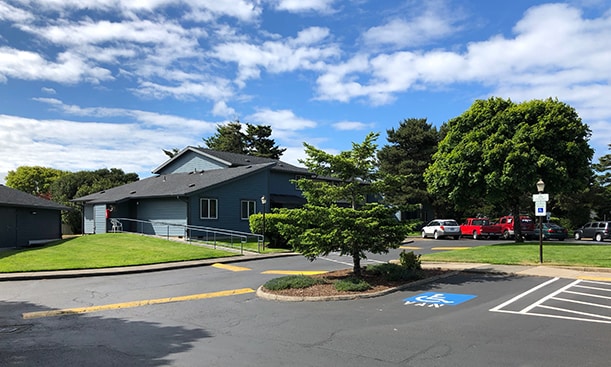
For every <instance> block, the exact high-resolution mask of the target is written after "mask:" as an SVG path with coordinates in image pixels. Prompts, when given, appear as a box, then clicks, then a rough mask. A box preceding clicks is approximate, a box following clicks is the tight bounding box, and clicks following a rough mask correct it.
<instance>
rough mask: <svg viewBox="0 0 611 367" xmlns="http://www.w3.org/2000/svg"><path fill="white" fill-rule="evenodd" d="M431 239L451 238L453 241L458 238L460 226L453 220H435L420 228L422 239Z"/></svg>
mask: <svg viewBox="0 0 611 367" xmlns="http://www.w3.org/2000/svg"><path fill="white" fill-rule="evenodd" d="M429 236H431V237H433V238H434V239H439V238H441V237H453V238H454V239H455V240H457V239H459V238H460V226H459V225H458V223H457V222H456V221H455V220H454V219H435V220H432V221H430V222H429V224H427V225H426V226H424V227H422V238H427V237H429Z"/></svg>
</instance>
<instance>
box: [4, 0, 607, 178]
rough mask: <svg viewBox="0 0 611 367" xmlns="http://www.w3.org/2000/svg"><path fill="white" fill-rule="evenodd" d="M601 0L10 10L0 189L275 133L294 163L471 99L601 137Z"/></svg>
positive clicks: (80, 2) (118, 1) (282, 1)
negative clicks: (236, 124)
mask: <svg viewBox="0 0 611 367" xmlns="http://www.w3.org/2000/svg"><path fill="white" fill-rule="evenodd" d="M610 83H611V3H610V2H609V1H608V0H574V1H564V2H555V3H552V2H546V1H536V0H530V1H526V0H514V1H490V0H472V1H459V0H430V1H412V0H404V1H402V0H392V1H391V0H389V1H379V0H353V1H341V0H139V1H127V0H4V1H3V2H0V154H1V155H2V157H3V159H1V160H0V182H3V181H4V177H5V175H6V173H7V172H8V171H10V170H14V169H16V168H17V167H19V166H23V165H30V166H31V165H40V166H45V167H53V168H58V169H62V170H69V171H78V170H94V169H99V168H122V169H123V170H124V171H126V172H136V173H138V174H139V175H140V177H141V178H144V177H148V176H150V175H151V174H150V171H151V170H152V169H154V168H155V167H157V166H158V165H160V164H161V163H163V162H164V161H165V159H166V158H167V157H166V156H165V155H164V154H163V152H162V149H171V148H183V147H185V146H187V145H202V144H203V142H202V138H203V137H209V136H211V135H212V134H214V132H215V131H216V126H217V125H218V124H223V123H227V122H230V121H235V120H236V119H239V120H240V121H242V122H249V123H252V124H263V125H270V126H271V127H272V130H273V135H272V138H274V139H275V140H276V142H277V143H278V144H279V145H280V146H281V147H283V148H286V149H287V150H286V152H285V154H284V155H283V157H282V159H283V160H285V161H287V162H291V163H294V164H298V159H300V158H303V157H304V149H303V142H307V143H309V144H313V145H314V146H316V147H318V148H320V149H323V150H325V151H327V152H330V153H337V152H339V151H342V150H348V149H351V144H352V142H361V141H362V140H363V138H364V137H365V136H366V134H367V133H368V132H370V131H375V132H379V133H380V138H379V140H378V145H379V146H380V147H381V146H383V145H385V144H386V130H387V129H390V128H396V127H398V125H399V122H400V121H402V120H404V119H406V118H412V117H413V118H427V119H428V121H429V122H431V123H433V124H434V125H435V126H440V125H441V124H442V123H444V122H445V121H447V120H449V119H451V118H453V117H456V116H458V115H460V114H461V113H462V112H464V111H465V110H466V109H468V108H469V106H470V105H471V104H472V103H473V101H474V100H476V99H482V98H488V97H490V96H498V97H502V98H511V99H512V100H513V101H515V102H520V101H524V100H530V99H545V98H548V97H554V98H558V99H559V100H561V101H563V102H566V103H568V104H570V105H571V106H573V107H575V109H576V110H577V112H578V113H579V115H580V117H581V118H582V119H583V121H584V122H585V123H587V124H588V125H589V126H590V128H591V130H592V132H593V134H592V138H591V140H590V145H591V146H592V147H593V148H594V149H595V150H596V153H595V161H597V158H598V157H600V156H601V155H604V154H608V153H609V151H608V149H607V145H608V144H609V143H611V86H610Z"/></svg>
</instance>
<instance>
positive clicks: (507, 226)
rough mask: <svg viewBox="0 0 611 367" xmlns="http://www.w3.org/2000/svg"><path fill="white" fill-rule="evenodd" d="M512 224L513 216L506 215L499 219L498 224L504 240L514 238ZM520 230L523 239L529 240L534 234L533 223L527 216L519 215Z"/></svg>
mask: <svg viewBox="0 0 611 367" xmlns="http://www.w3.org/2000/svg"><path fill="white" fill-rule="evenodd" d="M513 222H514V221H513V215H506V216H504V217H500V218H499V220H498V224H500V225H501V227H502V228H503V238H504V239H506V240H508V239H510V238H512V237H514V235H515V230H514V228H513V224H514V223H513ZM520 230H521V232H522V236H523V237H524V238H525V239H529V238H530V237H532V236H533V234H534V232H535V222H534V221H533V220H532V218H531V217H529V216H527V215H520Z"/></svg>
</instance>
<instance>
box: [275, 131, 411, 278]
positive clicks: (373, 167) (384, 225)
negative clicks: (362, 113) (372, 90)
mask: <svg viewBox="0 0 611 367" xmlns="http://www.w3.org/2000/svg"><path fill="white" fill-rule="evenodd" d="M377 137H378V134H374V133H370V134H369V135H367V137H366V138H365V140H364V141H363V143H361V144H356V143H353V145H352V150H350V151H344V152H341V153H339V154H337V155H333V154H329V153H326V152H324V151H322V150H320V149H317V148H315V147H314V146H312V145H309V144H305V143H304V146H305V149H306V155H307V158H306V159H305V160H303V161H302V163H303V164H304V165H305V166H306V167H307V168H308V170H309V171H311V172H312V173H314V174H315V175H316V176H317V178H314V179H312V178H303V179H300V180H297V181H296V182H297V185H298V186H299V188H300V189H301V190H302V192H303V195H304V196H305V198H306V199H307V204H306V205H305V206H304V207H303V208H299V209H287V210H284V213H286V215H287V216H286V218H287V220H286V223H282V224H279V225H278V227H279V230H280V232H281V233H282V236H283V237H284V238H288V239H289V244H290V245H292V246H293V248H294V249H295V250H296V251H298V252H300V253H302V254H303V255H304V256H306V257H307V258H308V259H310V260H313V259H315V258H316V257H318V256H324V255H327V254H329V253H331V252H335V251H338V252H339V253H340V254H342V255H350V256H351V257H352V261H353V272H354V274H355V276H361V259H364V258H366V252H371V253H386V252H388V250H389V249H390V248H396V247H398V246H399V244H400V243H401V241H403V239H405V236H406V235H407V228H406V227H405V226H404V225H402V224H401V223H400V222H398V221H397V220H396V219H395V217H394V215H393V214H394V210H392V209H391V208H389V207H388V206H385V205H382V204H380V203H370V202H368V199H371V198H372V197H375V196H378V195H379V194H380V193H381V192H380V189H379V187H380V186H379V182H378V172H377V171H378V167H377V161H376V150H377V145H376V144H375V141H376V139H377Z"/></svg>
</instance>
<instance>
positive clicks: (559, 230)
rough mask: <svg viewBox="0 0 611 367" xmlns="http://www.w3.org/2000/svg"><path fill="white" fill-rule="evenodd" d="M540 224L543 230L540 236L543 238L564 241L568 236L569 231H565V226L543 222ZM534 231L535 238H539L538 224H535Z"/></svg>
mask: <svg viewBox="0 0 611 367" xmlns="http://www.w3.org/2000/svg"><path fill="white" fill-rule="evenodd" d="M542 225H543V232H541V233H542V235H541V237H542V238H543V239H544V240H559V241H564V240H565V239H566V238H568V237H569V231H567V230H566V228H564V227H562V226H559V225H558V224H556V223H543V224H542ZM534 233H535V234H534V236H535V238H539V224H537V227H536V228H535V232H534Z"/></svg>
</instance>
